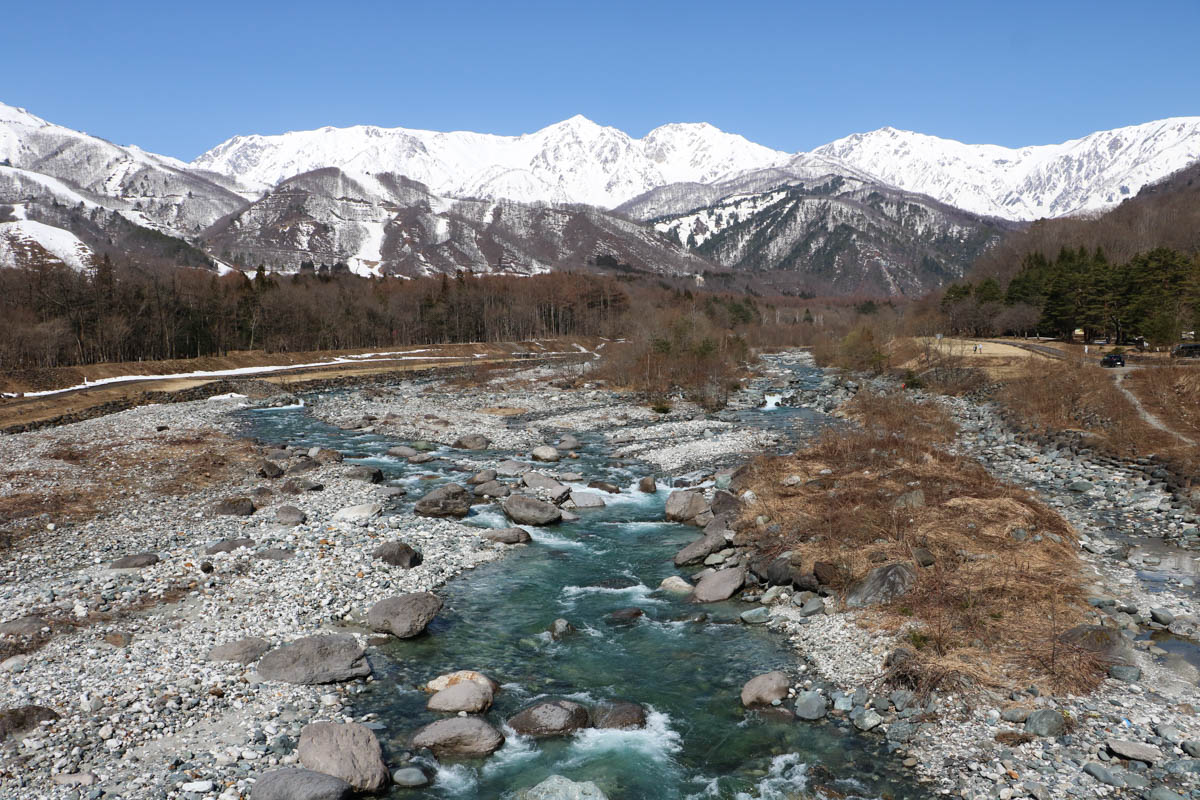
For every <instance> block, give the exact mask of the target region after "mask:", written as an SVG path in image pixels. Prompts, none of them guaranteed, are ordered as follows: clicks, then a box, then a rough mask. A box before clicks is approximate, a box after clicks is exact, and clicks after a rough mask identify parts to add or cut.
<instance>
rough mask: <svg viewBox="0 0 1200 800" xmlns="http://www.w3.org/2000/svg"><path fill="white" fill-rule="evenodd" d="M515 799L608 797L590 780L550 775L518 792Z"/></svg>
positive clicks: (598, 799)
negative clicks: (574, 779) (535, 784)
mask: <svg viewBox="0 0 1200 800" xmlns="http://www.w3.org/2000/svg"><path fill="white" fill-rule="evenodd" d="M517 800H608V797H607V796H606V795H605V794H604V792H602V791H600V787H599V786H597V785H596V784H594V783H592V782H591V781H573V780H571V779H570V778H564V777H563V776H562V775H551V776H550V777H549V778H546V780H544V781H542V782H541V783H539V784H538V785H537V786H531V787H530V788H528V789H526V790H524V791H522V792H518V793H517Z"/></svg>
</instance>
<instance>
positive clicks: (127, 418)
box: [0, 397, 501, 799]
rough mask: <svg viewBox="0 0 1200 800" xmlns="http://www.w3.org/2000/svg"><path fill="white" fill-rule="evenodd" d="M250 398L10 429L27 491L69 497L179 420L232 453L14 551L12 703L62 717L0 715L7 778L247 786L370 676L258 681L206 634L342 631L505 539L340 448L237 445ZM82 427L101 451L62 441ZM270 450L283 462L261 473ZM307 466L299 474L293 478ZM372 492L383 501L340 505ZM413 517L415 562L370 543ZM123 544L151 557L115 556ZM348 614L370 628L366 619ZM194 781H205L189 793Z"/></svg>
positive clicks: (46, 530) (6, 614) (207, 446)
mask: <svg viewBox="0 0 1200 800" xmlns="http://www.w3.org/2000/svg"><path fill="white" fill-rule="evenodd" d="M239 404H240V403H239V398H236V397H234V398H225V399H214V400H210V401H201V402H193V403H184V404H172V405H164V406H148V407H142V408H138V409H134V410H131V411H127V412H123V413H120V414H114V415H111V416H107V417H103V418H100V419H97V420H89V421H87V422H83V423H78V424H77V425H68V426H63V427H59V428H54V429H50V430H46V431H39V432H35V433H29V434H20V435H15V436H7V437H4V439H3V445H4V451H5V467H6V469H8V470H10V471H12V472H14V473H18V474H20V475H21V476H22V480H24V481H25V482H26V484H27V485H26V486H25V489H26V490H33V489H36V488H38V487H36V486H34V485H33V484H36V483H37V482H38V481H39V480H41V481H45V482H46V483H45V484H44V485H43V486H42V487H41V489H42V490H43V491H48V492H60V493H66V494H68V495H69V494H70V493H71V492H72V487H73V486H75V485H78V484H79V483H82V482H85V481H87V480H89V478H90V473H92V472H93V471H97V470H103V469H104V468H105V467H104V466H103V465H102V464H101V463H99V462H100V461H101V458H102V457H101V456H98V455H96V454H95V451H98V450H103V449H104V447H105V446H108V445H112V446H115V442H116V441H117V440H121V439H123V440H127V441H134V442H144V443H145V444H144V445H143V446H142V447H141V448H140V450H141V451H142V452H143V454H148V453H149V452H152V451H154V449H155V448H157V447H158V446H159V443H160V442H161V440H162V437H164V436H171V437H176V438H185V439H187V440H188V441H190V442H192V443H193V444H192V447H193V449H194V450H195V451H196V452H200V453H205V454H207V455H208V457H209V458H225V457H226V456H227V454H228V453H229V452H230V451H231V450H233V451H236V452H237V453H238V454H239V457H238V458H237V459H230V460H228V461H227V463H226V464H225V468H224V469H222V470H221V471H220V474H219V475H217V474H215V473H214V475H213V477H215V478H219V480H216V481H214V482H213V483H212V484H211V485H208V486H203V487H188V489H187V491H186V493H176V492H174V491H165V492H164V491H161V490H160V489H159V488H154V487H139V486H129V488H128V489H126V490H122V494H121V496H120V498H119V500H117V501H115V502H110V504H109V505H108V506H107V507H105V508H104V509H103V510H102V511H101V513H100V514H99V516H96V517H95V518H93V519H90V520H88V521H86V522H80V523H78V524H72V523H71V522H70V521H65V520H63V519H61V518H60V517H59V516H57V515H56V514H52V513H51V514H48V515H47V517H46V520H47V521H45V522H44V523H43V525H42V530H41V531H40V532H37V533H34V534H28V535H25V536H22V537H21V538H20V539H18V540H17V541H16V542H15V543H14V544H13V546H12V548H11V549H10V550H8V551H7V552H6V553H5V557H4V564H3V568H2V573H0V574H2V576H3V578H2V583H3V589H2V590H0V619H3V620H5V624H4V625H3V627H2V628H0V630H2V631H3V632H4V635H3V636H0V639H2V642H3V646H4V648H5V652H4V656H5V657H4V660H3V662H2V663H0V678H2V679H3V682H4V685H5V707H6V709H8V710H9V711H11V710H12V709H14V708H22V707H30V706H34V707H37V708H40V709H49V710H50V711H51V712H53V718H52V719H49V717H50V716H51V714H49V713H47V712H44V711H35V712H27V714H26V716H27V717H28V715H29V713H33V714H35V715H38V716H44V717H47V719H46V720H45V721H43V722H38V720H37V719H36V718H30V719H32V721H33V723H34V724H33V728H32V730H27V731H26V732H24V733H22V735H20V736H17V735H15V733H16V730H19V729H22V728H27V727H28V726H27V725H22V724H19V720H18V719H17V718H16V717H15V716H14V715H11V714H6V716H5V717H4V719H3V722H4V728H5V733H6V734H9V733H10V732H12V733H13V734H14V735H6V738H5V739H4V741H3V743H2V745H0V747H2V749H0V795H3V796H4V797H12V798H19V797H63V798H67V797H99V796H100V794H99V792H100V791H103V792H104V793H105V794H116V795H120V796H123V797H127V798H136V797H167V796H170V797H178V796H201V795H212V796H214V797H215V796H217V795H218V794H219V795H220V796H222V797H225V798H227V799H228V798H234V797H243V796H246V795H247V794H248V792H249V787H250V785H251V780H250V778H251V776H252V775H254V774H256V773H258V772H260V771H261V770H263V769H265V768H267V767H269V766H273V765H281V764H283V765H286V764H289V763H294V762H295V760H296V755H295V752H294V747H295V742H296V740H297V737H298V736H299V733H300V730H301V728H302V726H303V725H304V724H306V723H307V722H309V721H310V720H311V719H313V718H331V717H332V718H338V714H339V713H340V712H341V711H342V710H343V709H344V708H346V707H347V706H348V704H349V702H350V700H351V698H352V697H353V695H354V693H356V692H358V691H361V690H362V688H363V687H362V685H361V684H354V683H351V684H346V685H340V686H302V685H295V684H287V683H279V682H270V683H264V681H263V679H262V677H261V676H259V675H258V674H257V673H256V671H255V670H254V669H253V667H251V666H245V665H243V664H241V663H238V662H234V661H217V660H214V659H213V658H212V656H211V652H212V650H213V648H214V647H216V646H218V645H223V644H228V643H230V642H234V641H238V640H243V639H246V638H248V637H258V638H261V639H262V640H264V643H265V644H266V645H268V646H271V647H275V646H277V645H279V644H282V643H284V642H287V641H291V640H294V639H297V638H299V637H302V636H305V635H310V634H315V633H318V632H328V631H330V630H341V629H343V627H344V626H345V625H346V624H347V623H348V621H349V620H357V619H358V618H360V617H361V616H362V614H363V613H364V612H365V607H366V606H368V605H369V604H370V603H371V602H373V601H374V600H375V599H378V598H380V597H383V596H386V595H388V594H395V593H399V592H417V591H427V590H429V589H432V588H435V587H437V586H440V585H441V584H443V583H444V582H445V581H446V580H448V579H449V578H451V577H453V576H454V575H456V574H458V573H459V572H461V571H462V570H464V569H471V568H473V567H475V566H476V565H478V564H480V563H484V562H486V561H489V560H492V559H494V558H496V557H498V556H499V554H500V551H501V546H500V545H496V544H494V543H492V542H489V541H486V540H484V539H482V538H480V537H479V536H478V535H477V534H478V529H475V528H469V527H466V526H463V525H460V524H457V523H455V522H451V521H448V520H438V519H428V518H417V517H414V516H412V515H411V514H408V513H383V511H382V507H383V506H385V505H386V504H387V503H388V495H389V489H388V488H387V487H383V486H380V485H376V484H372V483H370V482H367V481H364V480H362V479H360V478H358V477H355V473H354V469H353V467H352V466H351V465H350V464H344V463H340V459H339V460H338V461H333V462H330V463H318V462H312V463H311V464H308V463H306V461H305V459H304V457H303V455H302V453H301V452H299V451H297V452H293V453H288V452H287V451H281V452H276V453H266V451H262V450H259V451H257V452H253V453H249V452H245V446H244V444H243V443H242V442H240V441H238V440H237V439H236V438H234V437H236V435H237V429H236V426H235V425H234V423H233V422H232V420H231V419H230V418H229V416H228V413H227V412H228V411H229V410H230V408H231V407H234V406H237V405H239ZM264 413H270V412H264ZM81 442H86V443H88V445H89V446H90V447H91V448H92V452H91V453H83V454H82V455H81V456H80V457H79V458H78V460H76V461H74V462H63V461H62V460H61V458H58V457H56V456H61V455H62V449H63V448H64V447H66V446H72V447H75V446H78V443H81ZM267 455H271V456H272V457H273V458H274V460H272V459H269V458H265V456H267ZM264 461H270V463H272V464H276V465H278V466H279V467H280V468H281V469H283V470H284V471H285V474H281V475H278V476H276V477H272V478H266V477H263V475H261V474H260V470H262V467H263V463H264ZM148 463H150V462H148ZM297 466H303V467H311V468H304V469H296V467H297ZM112 469H113V470H114V471H113V472H111V473H107V474H105V475H104V476H103V477H104V479H106V480H109V481H112V485H114V486H117V485H121V484H130V483H132V482H131V481H129V478H128V474H129V471H130V467H129V465H128V464H127V463H126V462H124V461H123V462H121V463H119V464H114V465H112ZM289 473H290V474H289ZM270 474H274V471H273V470H270ZM300 481H304V482H306V483H303V484H302V486H303V487H307V488H302V489H301V490H300V493H299V494H291V493H289V488H292V487H288V483H289V482H291V483H292V484H293V487H294V486H295V484H297V483H299V482H300ZM314 486H321V487H322V488H321V489H320V490H312V487H314ZM293 490H294V489H293ZM232 498H246V499H248V500H250V502H252V503H253V507H254V511H253V514H251V515H246V516H242V515H240V514H225V513H219V512H218V511H216V510H215V508H216V506H217V504H219V503H221V502H223V501H227V500H230V499H232ZM110 500H112V498H110ZM363 504H366V505H368V506H374V509H373V510H369V511H368V513H366V514H359V515H357V517H355V518H352V519H349V520H341V519H338V512H339V511H340V510H342V509H345V508H347V507H355V506H361V505H363ZM284 507H290V509H295V511H296V512H299V515H298V516H297V515H296V513H295V512H291V511H287V512H283V511H281V509H283V508H284ZM343 516H345V515H343ZM300 517H303V518H304V521H303V522H299V523H298V524H297V523H296V520H297V519H298V518H300ZM401 535H402V536H403V538H404V540H405V541H406V542H408V543H409V544H410V545H411V546H412V547H414V548H416V549H418V550H419V551H420V552H421V553H422V554H423V555H424V561H423V562H422V563H421V564H419V565H417V566H414V567H412V568H409V569H403V568H400V567H395V566H390V565H389V564H387V563H385V562H384V561H381V560H379V559H377V558H375V557H374V556H373V555H372V554H373V552H374V551H375V549H376V548H377V547H378V546H379V545H380V544H381V543H382V542H384V541H388V540H391V539H395V538H397V537H398V536H401ZM214 550H215V552H214ZM129 556H141V559H140V560H139V559H137V558H135V559H134V560H133V562H132V564H130V565H128V566H127V567H126V568H121V567H122V563H123V562H120V561H119V560H118V559H121V558H125V557H129ZM137 564H144V566H135V565H137ZM350 630H351V635H353V636H355V637H356V638H357V640H358V641H359V642H360V643H364V644H365V643H366V642H367V636H366V635H364V633H361V632H360V631H361V630H362V629H361V628H357V627H355V628H351V629H350ZM25 721H26V722H28V721H29V720H25ZM188 784H191V785H193V786H195V785H201V786H205V785H207V786H208V789H207V790H206V791H201V792H198V793H197V792H196V791H193V792H192V794H191V795H189V794H186V793H185V794H181V789H180V787H181V786H184V785H188Z"/></svg>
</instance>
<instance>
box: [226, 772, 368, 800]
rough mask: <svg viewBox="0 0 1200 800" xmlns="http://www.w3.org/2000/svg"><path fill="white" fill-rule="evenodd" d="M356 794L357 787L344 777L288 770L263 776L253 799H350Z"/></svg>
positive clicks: (257, 783) (252, 795)
mask: <svg viewBox="0 0 1200 800" xmlns="http://www.w3.org/2000/svg"><path fill="white" fill-rule="evenodd" d="M353 793H354V787H352V786H351V785H350V784H348V783H346V782H345V781H344V780H342V779H341V778H335V777H334V776H332V775H325V774H323V773H320V772H313V771H312V770H310V769H300V768H299V767H285V768H284V769H276V770H271V771H270V772H267V773H264V774H262V775H260V776H259V778H258V780H257V781H255V782H254V788H253V789H251V790H250V800H349V798H350V796H351V795H352V794H353Z"/></svg>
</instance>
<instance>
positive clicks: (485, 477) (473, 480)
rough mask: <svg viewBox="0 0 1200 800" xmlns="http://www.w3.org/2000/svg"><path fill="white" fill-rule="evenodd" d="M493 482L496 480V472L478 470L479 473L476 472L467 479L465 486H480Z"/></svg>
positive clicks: (492, 470)
mask: <svg viewBox="0 0 1200 800" xmlns="http://www.w3.org/2000/svg"><path fill="white" fill-rule="evenodd" d="M494 480H496V470H494V469H485V470H480V471H479V472H476V473H475V474H474V475H472V476H471V477H469V478H467V485H468V486H480V485H482V484H485V483H491V482H492V481H494Z"/></svg>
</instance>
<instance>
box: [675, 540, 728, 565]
mask: <svg viewBox="0 0 1200 800" xmlns="http://www.w3.org/2000/svg"><path fill="white" fill-rule="evenodd" d="M725 545H726V541H725V532H724V531H714V532H712V533H707V534H705V535H704V536H701V537H700V538H699V539H697V540H696V541H694V542H692V543H691V544H689V545H688V546H687V547H685V548H683V549H682V550H680V551H679V552H678V553H676V554H675V566H677V567H682V566H685V565H687V564H699V563H700V562H701V561H703V560H704V559H706V558H708V557H709V556H710V555H712V554H713V553H715V552H717V551H718V550H721V549H723V548H724V547H725Z"/></svg>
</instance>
